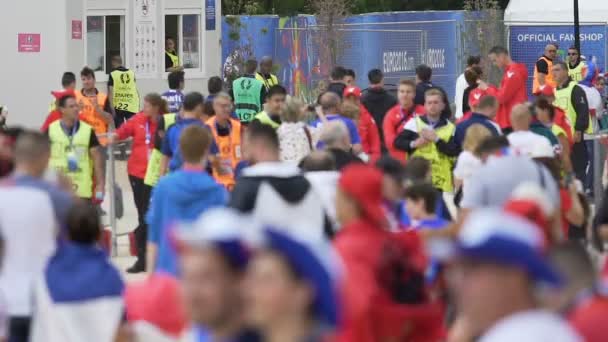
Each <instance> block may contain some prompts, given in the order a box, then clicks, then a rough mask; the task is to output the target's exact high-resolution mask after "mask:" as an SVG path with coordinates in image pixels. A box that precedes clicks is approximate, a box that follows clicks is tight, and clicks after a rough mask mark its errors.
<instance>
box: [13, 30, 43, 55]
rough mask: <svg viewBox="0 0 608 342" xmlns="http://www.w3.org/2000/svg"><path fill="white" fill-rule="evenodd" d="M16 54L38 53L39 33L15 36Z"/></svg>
mask: <svg viewBox="0 0 608 342" xmlns="http://www.w3.org/2000/svg"><path fill="white" fill-rule="evenodd" d="M17 51H18V52H40V33H19V34H17Z"/></svg>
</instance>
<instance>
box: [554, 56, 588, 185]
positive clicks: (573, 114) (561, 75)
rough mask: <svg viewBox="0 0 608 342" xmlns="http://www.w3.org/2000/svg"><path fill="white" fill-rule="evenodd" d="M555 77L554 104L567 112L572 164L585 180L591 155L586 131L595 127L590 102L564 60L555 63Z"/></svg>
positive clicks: (582, 179) (581, 178)
mask: <svg viewBox="0 0 608 342" xmlns="http://www.w3.org/2000/svg"><path fill="white" fill-rule="evenodd" d="M553 79H555V82H556V83H557V89H556V91H555V101H554V102H553V105H554V106H556V107H558V108H560V109H561V110H563V111H564V113H566V117H567V118H568V120H569V121H570V126H571V127H572V136H573V140H574V144H573V145H572V154H571V159H572V166H573V169H574V173H575V174H576V178H578V179H579V180H580V181H581V182H583V183H584V181H585V173H586V169H587V164H588V163H589V155H588V152H587V148H586V146H585V141H584V133H592V132H593V128H592V125H591V120H590V118H589V104H588V103H587V96H586V95H585V91H584V90H583V89H582V88H581V87H580V86H578V85H577V82H576V81H574V80H572V79H571V78H570V77H569V76H568V67H567V66H566V63H564V62H557V63H555V64H554V65H553Z"/></svg>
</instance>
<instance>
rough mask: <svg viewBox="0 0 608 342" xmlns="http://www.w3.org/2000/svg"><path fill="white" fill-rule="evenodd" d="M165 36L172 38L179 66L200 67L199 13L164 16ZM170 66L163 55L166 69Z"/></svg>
mask: <svg viewBox="0 0 608 342" xmlns="http://www.w3.org/2000/svg"><path fill="white" fill-rule="evenodd" d="M165 37H166V38H171V39H172V40H173V43H174V44H175V52H176V53H177V55H178V56H179V59H180V65H181V66H183V67H184V68H185V69H200V66H201V53H200V15H198V14H183V15H167V16H165ZM165 44H167V42H166V40H165ZM165 48H166V47H165ZM170 66H171V61H170V60H169V59H168V58H167V57H166V56H165V67H166V68H167V69H168V68H169V67H170Z"/></svg>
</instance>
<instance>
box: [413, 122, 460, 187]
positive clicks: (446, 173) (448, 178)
mask: <svg viewBox="0 0 608 342" xmlns="http://www.w3.org/2000/svg"><path fill="white" fill-rule="evenodd" d="M415 120H416V127H417V130H418V132H421V131H422V129H424V128H428V127H429V126H428V125H427V124H426V123H424V121H422V119H420V117H419V116H417V117H416V119H415ZM455 130H456V126H454V124H452V123H451V122H449V121H448V123H447V125H445V126H442V127H439V128H438V129H435V133H436V134H437V136H438V137H439V139H441V140H443V141H445V142H448V141H449V140H450V138H451V137H452V135H454V131H455ZM412 156H413V157H421V158H424V159H426V160H428V161H429V162H430V163H431V170H432V171H431V176H432V181H433V185H434V186H435V187H436V188H438V189H441V191H443V192H452V191H453V190H454V186H453V183H452V166H453V165H454V158H452V157H448V156H446V155H445V154H443V153H440V152H439V151H438V150H437V146H435V143H430V144H427V145H425V146H423V147H420V148H417V149H416V150H415V151H414V153H413V154H412Z"/></svg>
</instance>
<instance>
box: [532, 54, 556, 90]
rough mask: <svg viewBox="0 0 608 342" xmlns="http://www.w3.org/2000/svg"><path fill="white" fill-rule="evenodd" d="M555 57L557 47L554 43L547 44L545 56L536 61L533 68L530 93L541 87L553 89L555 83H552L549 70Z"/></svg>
mask: <svg viewBox="0 0 608 342" xmlns="http://www.w3.org/2000/svg"><path fill="white" fill-rule="evenodd" d="M555 57H557V45H556V44H554V43H549V44H547V46H545V54H544V55H542V56H541V57H540V58H539V59H538V60H537V61H536V66H535V67H534V80H533V84H532V93H536V92H538V91H539V88H540V87H541V86H550V87H551V88H555V81H553V76H552V75H551V68H552V67H553V61H554V60H555Z"/></svg>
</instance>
